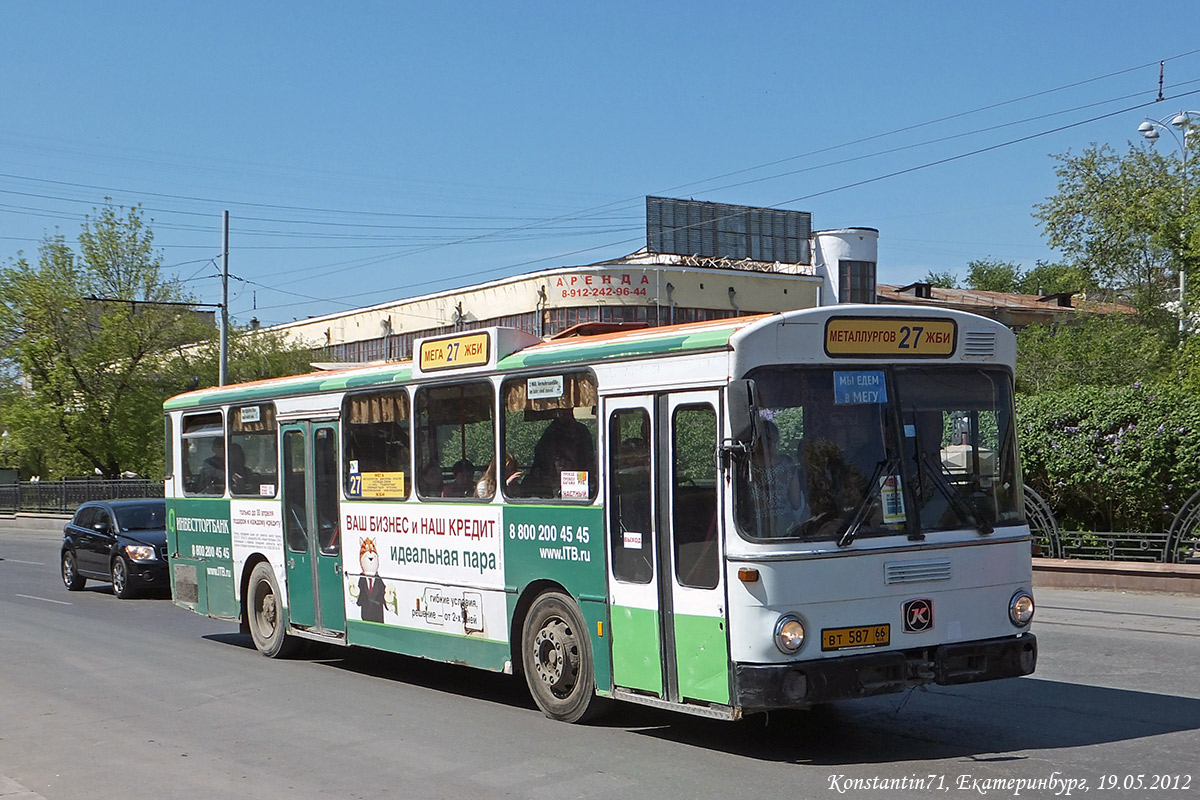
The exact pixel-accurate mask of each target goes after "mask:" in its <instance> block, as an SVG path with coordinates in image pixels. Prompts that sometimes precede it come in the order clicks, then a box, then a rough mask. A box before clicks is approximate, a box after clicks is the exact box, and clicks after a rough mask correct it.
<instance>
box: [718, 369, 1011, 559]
mask: <svg viewBox="0 0 1200 800" xmlns="http://www.w3.org/2000/svg"><path fill="white" fill-rule="evenodd" d="M752 377H753V378H754V381H755V385H756V386H757V388H758V391H759V395H760V399H761V404H760V406H759V420H758V426H757V427H758V434H759V435H758V437H757V439H756V441H755V443H754V446H753V448H752V450H751V452H750V453H749V454H748V456H747V457H746V458H744V459H740V460H739V462H740V463H739V464H738V471H737V475H738V480H737V488H736V499H735V508H736V513H737V518H738V524H739V527H740V528H741V530H742V532H743V533H745V534H746V535H747V536H749V537H751V538H801V539H808V540H829V539H832V540H834V541H836V542H837V543H838V544H839V545H842V546H845V545H848V544H850V542H852V541H853V540H854V539H855V538H858V537H861V536H882V535H887V534H895V533H908V534H910V535H917V534H919V533H923V532H928V531H934V530H951V529H962V528H966V529H975V530H978V531H979V532H980V533H983V534H986V533H990V532H991V531H992V530H993V529H994V528H995V527H997V526H999V525H1011V524H1019V523H1020V522H1021V521H1022V520H1023V511H1022V502H1021V499H1022V495H1021V485H1020V479H1019V476H1018V475H1017V474H1016V472H1017V468H1016V458H1015V445H1014V436H1013V410H1012V409H1013V404H1012V391H1011V380H1010V378H1009V376H1008V374H1007V373H1005V372H1004V371H1002V370H995V369H992V370H989V369H979V368H963V367H950V366H937V367H903V368H902V367H896V368H894V369H886V368H875V369H870V368H847V369H831V368H816V369H802V368H780V369H768V370H761V371H759V372H757V373H755V374H754V375H753V376H752Z"/></svg>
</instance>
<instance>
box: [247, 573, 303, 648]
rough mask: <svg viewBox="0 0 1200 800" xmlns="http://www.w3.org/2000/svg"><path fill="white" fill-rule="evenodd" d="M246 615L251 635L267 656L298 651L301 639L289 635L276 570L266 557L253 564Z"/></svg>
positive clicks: (256, 645)
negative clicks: (265, 559) (276, 579)
mask: <svg viewBox="0 0 1200 800" xmlns="http://www.w3.org/2000/svg"><path fill="white" fill-rule="evenodd" d="M246 617H247V618H248V621H249V623H250V638H252V639H253V640H254V646H255V647H256V648H258V652H260V653H262V654H263V655H264V656H266V657H267V658H284V657H286V656H289V655H291V654H292V653H294V652H295V651H296V649H297V648H298V646H299V644H300V642H299V640H298V639H296V638H295V637H292V636H288V635H287V620H286V618H285V614H284V610H283V603H282V601H281V600H280V597H279V584H278V583H276V582H275V571H274V570H272V569H271V565H270V564H268V563H267V562H266V561H260V562H258V563H257V564H255V565H254V569H253V570H252V571H251V572H250V584H249V586H247V587H246Z"/></svg>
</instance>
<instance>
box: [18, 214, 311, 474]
mask: <svg viewBox="0 0 1200 800" xmlns="http://www.w3.org/2000/svg"><path fill="white" fill-rule="evenodd" d="M191 301H192V300H191V298H190V297H189V296H188V295H187V293H186V292H185V291H184V290H183V288H182V286H181V284H180V282H179V281H178V279H175V278H169V277H167V276H164V275H163V273H162V268H161V256H160V255H159V254H157V253H156V252H155V251H154V236H153V233H152V232H151V230H150V229H149V228H148V227H147V226H146V224H145V222H144V221H143V219H142V212H141V209H140V208H138V207H134V208H130V209H124V208H114V207H112V206H105V207H103V208H101V209H98V210H97V211H96V212H95V214H94V216H92V215H90V216H88V217H86V218H85V221H84V223H83V226H82V231H81V233H80V235H79V248H78V253H76V252H75V251H74V250H73V249H72V248H71V246H70V245H69V244H68V243H67V240H66V238H65V237H64V236H63V235H61V234H55V235H52V236H47V237H46V239H45V240H44V241H43V242H42V244H41V246H40V248H39V251H38V259H37V262H36V263H30V262H28V261H27V260H26V259H25V257H24V255H23V254H18V256H17V257H16V258H15V259H14V260H13V261H11V262H10V263H9V264H8V265H7V266H5V267H2V268H0V382H2V383H3V400H4V406H3V408H4V419H3V422H4V427H5V429H6V430H7V431H8V432H9V440H10V442H11V444H10V445H9V447H10V448H11V449H13V450H14V451H15V452H17V453H19V454H20V460H21V464H22V467H23V469H24V470H35V471H36V472H34V473H33V474H39V475H42V476H43V477H59V476H64V475H79V474H88V475H91V474H94V473H98V474H101V475H104V476H106V477H117V476H119V475H120V474H121V473H123V472H127V471H132V472H136V473H138V474H140V475H151V476H157V475H161V474H162V461H163V455H162V403H163V400H164V399H166V398H167V397H168V396H170V395H172V394H176V393H178V392H181V391H183V390H185V389H187V388H192V387H193V386H196V385H211V384H213V383H215V382H216V375H217V372H216V358H215V355H213V356H211V357H207V356H204V355H203V354H205V353H207V352H208V351H209V349H210V348H211V349H212V350H213V351H214V352H215V345H214V346H210V345H209V342H211V341H212V340H213V339H214V338H215V337H216V331H215V330H214V327H213V325H212V324H211V323H210V322H208V320H207V317H205V316H204V315H201V314H199V313H197V311H196V310H195V309H194V308H189V307H188V305H187V304H188V303H190V302H191ZM181 304H182V305H181ZM235 341H236V342H238V344H237V346H235V348H233V349H234V350H235V351H236V352H238V353H239V354H244V355H239V360H238V361H236V362H234V361H233V360H232V359H231V364H232V363H237V364H239V367H238V369H239V370H241V375H242V376H243V377H244V378H249V377H269V376H271V375H272V374H280V373H281V372H282V373H284V374H287V373H288V372H290V371H299V369H297V367H299V360H298V359H297V358H296V353H295V352H293V351H294V350H295V348H292V349H288V348H284V347H282V346H281V342H280V341H279V340H278V337H275V338H272V337H271V336H270V335H267V336H264V337H261V338H257V337H254V336H247V337H235ZM181 354H189V355H188V357H181ZM307 361H308V356H307V351H305V357H304V360H303V366H302V367H300V369H303V370H304V371H307V369H308V363H307ZM210 364H211V366H209V365H210ZM27 474H30V473H27Z"/></svg>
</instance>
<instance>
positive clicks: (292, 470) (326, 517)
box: [281, 422, 346, 635]
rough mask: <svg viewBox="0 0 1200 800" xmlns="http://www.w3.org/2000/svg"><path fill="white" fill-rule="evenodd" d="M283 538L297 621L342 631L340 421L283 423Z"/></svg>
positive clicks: (292, 616) (293, 618)
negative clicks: (339, 508)
mask: <svg viewBox="0 0 1200 800" xmlns="http://www.w3.org/2000/svg"><path fill="white" fill-rule="evenodd" d="M281 430H282V434H283V465H282V475H281V486H282V491H283V536H284V543H285V549H286V555H287V585H288V588H287V594H288V614H289V618H290V620H291V623H292V624H293V625H296V626H299V627H306V628H312V629H314V630H315V631H318V632H323V633H330V634H337V635H341V634H343V633H344V632H345V629H346V606H345V599H344V591H345V589H344V583H343V580H342V540H341V533H340V526H339V522H338V520H339V517H338V513H339V512H338V497H339V486H340V484H339V475H340V472H339V469H338V463H339V461H338V433H337V423H335V422H302V423H292V424H288V425H283V426H281Z"/></svg>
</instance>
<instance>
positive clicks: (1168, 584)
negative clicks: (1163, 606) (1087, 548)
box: [1033, 558, 1200, 596]
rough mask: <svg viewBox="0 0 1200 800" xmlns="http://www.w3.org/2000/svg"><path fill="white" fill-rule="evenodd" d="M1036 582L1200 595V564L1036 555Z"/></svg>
mask: <svg viewBox="0 0 1200 800" xmlns="http://www.w3.org/2000/svg"><path fill="white" fill-rule="evenodd" d="M1033 585H1034V587H1035V588H1036V587H1038V586H1048V587H1053V588H1056V589H1109V590H1116V591H1126V592H1160V593H1169V594H1188V595H1198V596H1200V564H1159V563H1153V562H1144V561H1090V560H1083V559H1067V558H1035V559H1034V560H1033Z"/></svg>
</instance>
